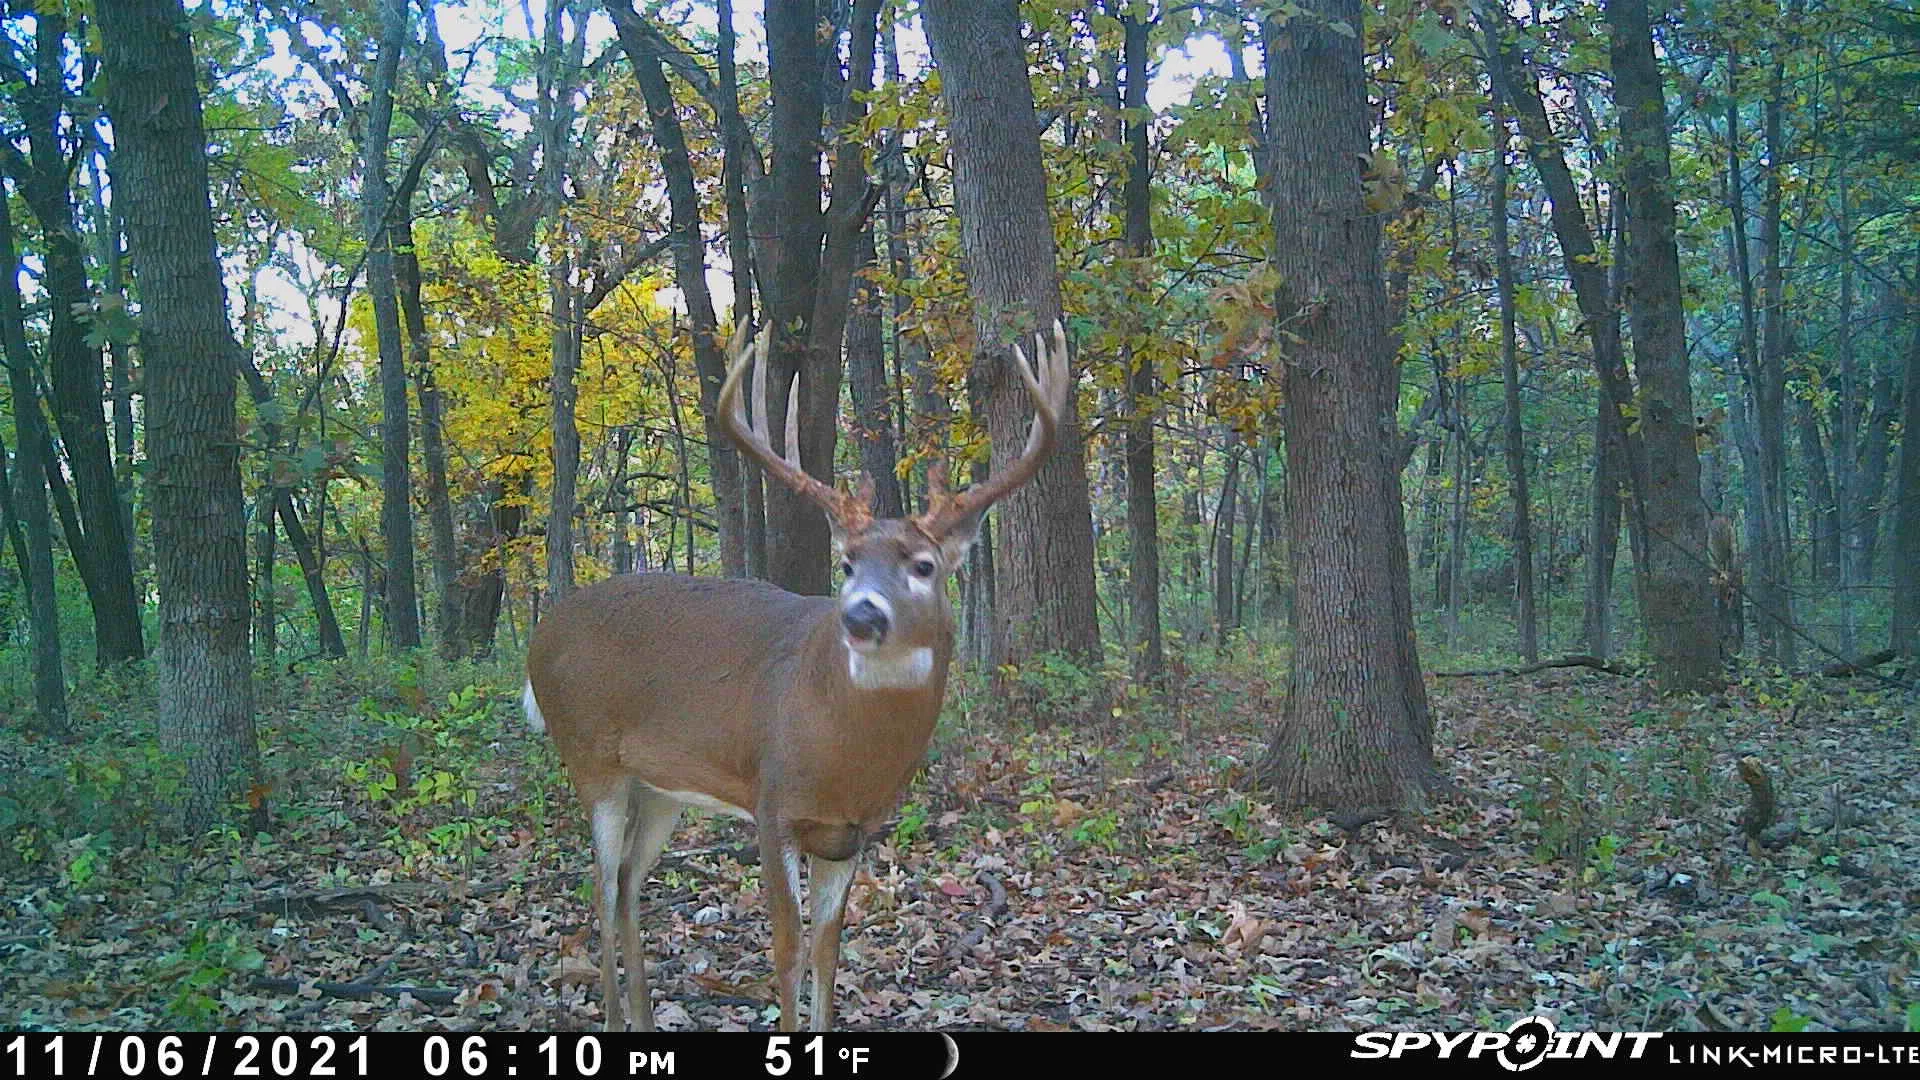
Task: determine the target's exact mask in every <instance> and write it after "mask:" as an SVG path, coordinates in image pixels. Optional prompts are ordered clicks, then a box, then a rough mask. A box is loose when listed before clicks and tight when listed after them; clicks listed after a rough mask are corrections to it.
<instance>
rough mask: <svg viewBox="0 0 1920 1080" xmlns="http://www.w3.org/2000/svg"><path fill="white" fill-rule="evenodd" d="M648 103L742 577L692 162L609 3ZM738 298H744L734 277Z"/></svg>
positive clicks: (636, 36) (626, 6)
mask: <svg viewBox="0 0 1920 1080" xmlns="http://www.w3.org/2000/svg"><path fill="white" fill-rule="evenodd" d="M607 10H608V12H609V13H611V14H612V16H613V20H614V26H615V28H616V29H617V30H618V31H619V34H620V44H621V47H622V48H624V49H625V50H626V53H627V60H628V62H629V63H631V64H632V65H633V70H634V78H635V80H636V81H637V82H638V83H639V84H640V93H641V96H642V97H643V98H644V99H645V100H646V104H647V115H648V118H649V123H650V124H651V126H652V130H653V141H654V145H655V146H656V147H657V148H658V149H659V152H660V166H661V169H662V171H663V172H665V174H666V179H667V203H668V213H669V215H670V216H669V222H668V229H669V231H670V232H671V233H672V236H673V267H674V281H675V282H676V283H677V284H678V285H679V286H680V292H681V294H682V295H683V296H685V297H686V303H687V318H688V319H689V320H690V321H691V323H692V330H693V364H694V369H695V371H697V372H698V374H699V379H700V415H701V419H702V422H703V425H704V426H703V432H704V435H705V438H706V442H707V468H708V472H709V474H710V476H711V477H712V480H713V495H714V502H715V503H716V504H717V505H716V506H715V515H716V518H717V520H718V522H719V526H720V572H721V573H722V575H724V576H726V577H746V576H747V545H746V508H745V505H744V500H743V499H742V497H741V495H742V491H741V487H742V485H741V479H740V464H741V458H740V453H739V451H738V450H736V449H735V448H734V445H733V440H732V439H731V438H730V437H728V435H727V434H726V428H725V426H724V423H723V421H722V419H721V417H720V415H719V411H718V410H719V402H720V387H721V385H722V384H724V383H725V382H726V380H727V358H726V356H725V352H724V349H723V347H722V346H721V344H720V338H719V335H720V328H719V320H718V319H717V318H716V317H715V315H714V310H713V298H712V296H711V295H709V293H708V291H707V259H706V241H705V239H704V238H703V237H702V236H701V233H700V196H699V193H698V191H697V190H696V188H695V186H694V176H693V159H692V157H691V156H690V155H689V154H688V152H687V140H686V135H685V133H684V131H683V130H682V129H681V126H680V117H679V115H678V112H677V111H676V106H675V105H674V102H673V90H672V88H671V87H670V86H669V85H668V83H667V76H666V71H665V70H664V69H663V67H662V57H661V55H660V51H659V44H658V39H657V38H656V37H654V36H653V35H652V34H649V33H647V32H646V29H645V28H644V27H643V26H641V25H640V16H639V15H637V14H635V13H634V11H633V9H632V6H631V3H630V2H629V0H613V2H611V3H609V4H608V5H607ZM735 288H736V293H735V295H736V298H737V297H739V296H740V295H742V294H749V295H750V290H749V289H748V287H747V285H746V282H745V281H744V280H741V279H736V285H735Z"/></svg>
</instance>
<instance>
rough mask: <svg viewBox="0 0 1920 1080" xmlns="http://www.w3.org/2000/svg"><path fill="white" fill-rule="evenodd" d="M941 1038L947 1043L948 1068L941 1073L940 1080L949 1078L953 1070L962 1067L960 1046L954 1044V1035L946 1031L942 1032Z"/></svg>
mask: <svg viewBox="0 0 1920 1080" xmlns="http://www.w3.org/2000/svg"><path fill="white" fill-rule="evenodd" d="M940 1038H941V1039H943V1040H945V1042H946V1044H947V1068H946V1071H945V1072H942V1073H941V1074H940V1080H947V1077H949V1076H952V1075H953V1070H955V1069H957V1068H959V1067H960V1047H958V1046H957V1045H955V1044H954V1041H953V1036H951V1035H949V1034H947V1033H946V1032H944V1031H943V1032H941V1033H940Z"/></svg>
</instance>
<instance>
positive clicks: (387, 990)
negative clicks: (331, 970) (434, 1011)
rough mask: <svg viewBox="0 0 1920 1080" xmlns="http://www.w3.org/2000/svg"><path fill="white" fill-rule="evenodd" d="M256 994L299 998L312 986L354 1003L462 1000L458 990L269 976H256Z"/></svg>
mask: <svg viewBox="0 0 1920 1080" xmlns="http://www.w3.org/2000/svg"><path fill="white" fill-rule="evenodd" d="M253 986H254V988H255V989H256V990H266V991H268V992H270V993H276V994H297V993H299V992H300V991H301V990H302V989H303V988H305V987H308V986H311V987H313V988H314V989H315V990H318V991H319V992H320V993H322V994H324V995H326V996H327V997H336V998H351V999H353V1000H354V1001H368V1000H371V999H372V998H374V997H375V996H383V997H390V998H398V997H399V996H400V995H401V994H411V995H412V996H413V998H414V1000H416V1001H424V1002H426V1003H427V1004H429V1005H451V1004H453V1003H454V1000H455V999H456V998H458V997H459V996H460V991H458V990H439V989H434V988H432V987H426V986H376V985H374V984H373V983H343V982H314V983H308V982H305V981H302V980H300V979H276V978H272V977H270V976H266V975H256V976H254V979H253Z"/></svg>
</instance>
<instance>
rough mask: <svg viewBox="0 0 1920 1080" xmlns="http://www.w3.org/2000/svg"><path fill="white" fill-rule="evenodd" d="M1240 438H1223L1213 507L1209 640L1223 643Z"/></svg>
mask: <svg viewBox="0 0 1920 1080" xmlns="http://www.w3.org/2000/svg"><path fill="white" fill-rule="evenodd" d="M1240 449H1241V447H1240V442H1239V440H1238V439H1237V438H1235V437H1234V436H1232V435H1229V436H1228V442H1227V472H1226V475H1225V476H1223V477H1222V478H1221V480H1220V501H1219V503H1218V504H1216V505H1215V507H1214V510H1213V640H1214V643H1215V644H1216V645H1225V644H1226V643H1227V634H1228V633H1229V632H1230V631H1232V630H1233V628H1234V626H1235V623H1234V619H1233V525H1234V517H1235V513H1236V511H1237V509H1238V507H1239V505H1240Z"/></svg>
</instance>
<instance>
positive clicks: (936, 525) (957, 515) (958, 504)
mask: <svg viewBox="0 0 1920 1080" xmlns="http://www.w3.org/2000/svg"><path fill="white" fill-rule="evenodd" d="M1052 338H1053V340H1052V341H1051V342H1049V341H1048V340H1047V339H1046V338H1045V337H1043V336H1041V335H1040V334H1038V333H1036V334H1034V335H1033V344H1034V349H1035V353H1036V355H1037V357H1038V361H1039V366H1038V371H1037V372H1036V370H1035V365H1033V364H1030V363H1028V362H1027V354H1026V353H1023V352H1021V351H1020V346H1019V345H1017V344H1016V345H1014V346H1012V352H1013V359H1014V365H1013V366H1014V370H1015V371H1017V372H1019V373H1020V381H1021V382H1023V383H1026V384H1027V393H1028V394H1030V395H1032V396H1033V405H1034V411H1033V426H1032V427H1031V428H1029V429H1028V430H1027V446H1026V449H1024V450H1022V451H1020V456H1019V457H1018V458H1016V459H1014V461H1013V463H1012V464H1010V465H1008V466H1007V467H1006V468H1004V469H1002V470H1000V471H999V472H997V473H994V474H993V475H992V476H990V477H988V478H987V480H986V482H985V483H982V484H978V485H975V486H974V487H970V488H968V489H966V490H965V491H961V492H949V491H947V490H946V486H947V470H946V466H945V465H935V466H934V467H933V468H932V469H931V470H929V472H928V476H927V480H928V483H927V487H928V496H929V506H928V509H927V512H926V513H924V514H922V515H920V516H919V517H916V518H914V519H913V523H914V524H915V525H916V526H918V527H919V529H920V531H922V532H924V533H926V534H927V535H928V536H930V537H933V538H935V539H939V538H941V537H943V536H945V535H946V533H947V532H948V530H950V529H952V528H953V527H954V525H955V524H957V523H958V522H960V521H961V520H962V519H964V518H966V517H968V516H969V515H972V514H977V513H979V512H980V511H983V510H985V509H986V508H987V507H989V506H991V505H993V504H994V503H996V502H999V501H1000V500H1001V499H1003V498H1005V497H1006V496H1007V495H1008V494H1010V493H1012V492H1013V491H1014V489H1016V488H1018V487H1020V485H1022V484H1024V483H1026V482H1027V481H1029V480H1031V479H1033V475H1034V474H1035V473H1037V472H1039V471H1040V466H1041V464H1042V463H1043V462H1045V461H1046V460H1047V455H1048V454H1051V453H1052V452H1053V442H1054V436H1055V435H1056V434H1057V433H1058V431H1059V429H1060V422H1061V417H1062V416H1064V415H1066V411H1067V410H1068V409H1069V408H1071V407H1072V405H1073V377H1072V375H1071V374H1070V373H1069V369H1068V367H1067V332H1066V329H1065V328H1064V327H1062V326H1061V325H1060V320H1058V319H1055V320H1054V321H1053V335H1052Z"/></svg>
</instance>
